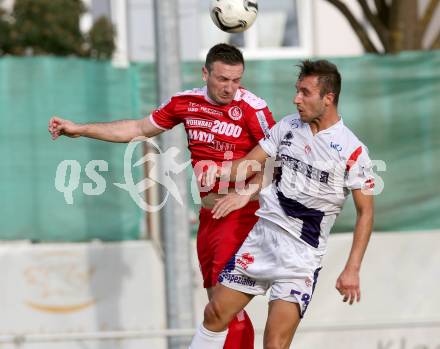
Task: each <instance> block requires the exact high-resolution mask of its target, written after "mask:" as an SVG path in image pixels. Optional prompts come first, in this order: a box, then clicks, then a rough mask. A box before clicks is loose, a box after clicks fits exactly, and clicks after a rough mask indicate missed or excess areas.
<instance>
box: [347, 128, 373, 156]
mask: <svg viewBox="0 0 440 349" xmlns="http://www.w3.org/2000/svg"><path fill="white" fill-rule="evenodd" d="M340 138H341V143H342V144H341V145H343V147H344V149H345V150H346V151H345V153H346V156H347V158H351V157H353V156H359V155H361V154H362V155H368V148H367V146H366V145H365V144H364V143H363V142H362V141H361V140H360V139H359V138H358V137H357V136H356V135H355V134H354V132H353V131H352V130H350V128H348V127H347V126H345V125H343V127H342V129H341V134H340Z"/></svg>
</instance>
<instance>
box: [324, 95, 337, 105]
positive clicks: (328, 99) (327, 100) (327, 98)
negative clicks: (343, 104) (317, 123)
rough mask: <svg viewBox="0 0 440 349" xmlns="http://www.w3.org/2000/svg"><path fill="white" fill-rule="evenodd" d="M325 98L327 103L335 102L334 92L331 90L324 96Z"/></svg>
mask: <svg viewBox="0 0 440 349" xmlns="http://www.w3.org/2000/svg"><path fill="white" fill-rule="evenodd" d="M324 98H325V102H326V105H331V104H334V101H335V94H334V93H333V92H329V93H327V94H326V95H325V96H324Z"/></svg>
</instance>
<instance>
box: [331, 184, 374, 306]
mask: <svg viewBox="0 0 440 349" xmlns="http://www.w3.org/2000/svg"><path fill="white" fill-rule="evenodd" d="M352 195H353V200H354V204H355V206H356V212H357V219H356V226H355V229H354V234H353V243H352V246H351V251H350V255H349V257H348V260H347V263H346V264H345V267H344V270H343V271H342V273H341V275H340V276H339V277H338V280H337V281H336V288H337V290H338V291H339V293H340V294H341V295H343V296H344V299H343V301H344V302H347V301H348V302H349V303H350V304H353V302H354V301H355V300H356V301H357V302H359V301H360V278H359V272H360V268H361V263H362V259H363V257H364V254H365V250H366V249H367V245H368V241H369V240H370V235H371V230H372V228H373V216H374V204H373V196H372V195H365V194H363V193H362V190H361V189H356V190H353V191H352Z"/></svg>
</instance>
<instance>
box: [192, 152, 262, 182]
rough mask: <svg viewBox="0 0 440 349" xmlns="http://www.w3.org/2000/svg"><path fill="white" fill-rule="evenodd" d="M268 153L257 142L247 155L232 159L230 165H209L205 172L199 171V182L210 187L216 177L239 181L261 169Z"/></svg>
mask: <svg viewBox="0 0 440 349" xmlns="http://www.w3.org/2000/svg"><path fill="white" fill-rule="evenodd" d="M268 157H269V155H268V154H267V153H266V152H265V151H264V150H263V148H261V146H260V145H259V144H257V145H256V146H255V147H254V148H253V149H252V150H251V151H250V152H249V153H247V155H245V156H244V157H242V158H241V159H237V160H234V161H232V166H231V167H229V166H227V167H217V166H211V167H209V168H208V170H207V171H206V172H203V173H201V177H199V179H200V183H201V185H202V186H203V187H205V186H207V187H212V186H213V185H214V184H215V181H216V180H217V178H220V180H224V181H228V182H229V181H230V182H239V181H243V180H245V179H246V178H249V177H250V176H252V175H253V174H255V173H259V172H262V171H263V164H264V162H265V161H266V159H267V158H268Z"/></svg>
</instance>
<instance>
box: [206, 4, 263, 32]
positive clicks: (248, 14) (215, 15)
mask: <svg viewBox="0 0 440 349" xmlns="http://www.w3.org/2000/svg"><path fill="white" fill-rule="evenodd" d="M209 12H210V14H211V18H212V21H213V22H214V24H215V25H216V26H217V27H219V28H220V29H221V30H223V31H225V32H228V33H240V32H243V31H245V30H246V29H248V28H249V27H250V26H251V25H252V23H254V21H255V19H256V18H257V14H258V4H257V0H211V6H210V8H209Z"/></svg>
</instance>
